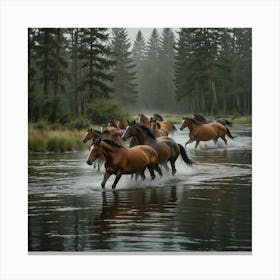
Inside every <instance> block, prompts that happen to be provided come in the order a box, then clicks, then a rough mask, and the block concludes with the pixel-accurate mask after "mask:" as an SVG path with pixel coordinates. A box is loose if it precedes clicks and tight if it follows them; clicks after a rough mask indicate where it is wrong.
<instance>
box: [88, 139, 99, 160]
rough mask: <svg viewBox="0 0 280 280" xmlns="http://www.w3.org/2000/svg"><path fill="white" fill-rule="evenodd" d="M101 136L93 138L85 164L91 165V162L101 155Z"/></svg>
mask: <svg viewBox="0 0 280 280" xmlns="http://www.w3.org/2000/svg"><path fill="white" fill-rule="evenodd" d="M100 142H101V138H99V139H95V140H94V141H93V142H92V144H91V147H90V150H89V155H88V158H87V164H88V165H92V163H93V162H94V161H95V160H96V159H97V158H100V157H101V156H102V155H103V148H102V146H101V145H100Z"/></svg>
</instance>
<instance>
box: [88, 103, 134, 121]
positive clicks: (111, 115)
mask: <svg viewBox="0 0 280 280" xmlns="http://www.w3.org/2000/svg"><path fill="white" fill-rule="evenodd" d="M87 116H88V118H89V119H90V120H92V122H93V123H97V124H102V123H107V122H109V121H111V120H117V119H121V118H123V119H125V118H128V117H129V114H128V113H127V112H126V111H125V110H124V109H123V108H122V106H121V105H120V103H119V102H118V101H117V100H115V99H113V98H110V99H106V98H99V99H96V100H94V101H93V102H91V103H90V104H89V105H88V108H87Z"/></svg>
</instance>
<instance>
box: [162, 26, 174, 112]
mask: <svg viewBox="0 0 280 280" xmlns="http://www.w3.org/2000/svg"><path fill="white" fill-rule="evenodd" d="M174 44H175V39H174V33H173V31H172V30H171V29H170V28H164V29H163V31H162V35H161V37H160V53H159V94H160V95H161V96H159V98H158V106H159V109H160V110H162V111H164V112H166V111H168V110H169V111H172V109H174V107H175V95H174V81H173V77H174V68H173V66H174Z"/></svg>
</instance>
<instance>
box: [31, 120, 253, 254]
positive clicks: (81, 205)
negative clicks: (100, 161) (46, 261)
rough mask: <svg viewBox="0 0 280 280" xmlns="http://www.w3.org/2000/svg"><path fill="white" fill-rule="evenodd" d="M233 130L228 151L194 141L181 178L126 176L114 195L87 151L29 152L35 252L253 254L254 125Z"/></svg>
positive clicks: (181, 137) (180, 135)
mask: <svg viewBox="0 0 280 280" xmlns="http://www.w3.org/2000/svg"><path fill="white" fill-rule="evenodd" d="M231 132H232V134H233V135H237V136H238V137H237V138H236V139H235V140H234V141H232V140H229V141H228V145H227V146H225V145H224V144H223V142H222V141H221V140H219V141H218V144H217V145H214V143H213V142H204V143H203V142H201V143H200V144H199V147H198V149H197V150H195V149H194V144H190V145H189V146H188V149H187V152H188V155H189V157H190V158H191V159H193V160H194V161H195V162H196V163H197V164H196V165H195V166H194V167H187V166H186V165H185V164H184V163H183V162H182V161H181V160H180V159H179V160H178V161H177V163H176V167H177V173H176V175H175V176H174V177H173V176H171V174H164V176H163V178H158V177H157V178H156V180H155V181H152V182H151V181H150V180H149V179H147V180H146V181H144V182H142V181H137V182H135V181H131V180H130V176H127V175H124V176H123V177H122V178H121V180H120V181H119V183H118V185H117V189H116V191H114V192H113V191H112V190H111V185H112V182H113V180H114V176H112V178H110V180H108V182H107V184H106V191H105V192H102V191H101V187H100V183H101V181H102V177H103V171H104V169H103V168H102V169H101V172H97V171H96V170H95V169H93V167H92V166H89V165H87V164H86V158H87V154H88V151H82V152H75V153H64V154H55V153H52V154H37V155H29V159H28V161H29V168H28V177H29V183H28V247H29V251H68V252H69V251H70V252H75V251H92V252H184V251H214V252H215V251H219V252H220V251H251V249H252V247H251V245H252V240H251V238H252V235H251V225H252V220H251V218H252V212H251V206H252V203H251V195H252V180H251V173H252V162H251V155H252V150H251V144H252V143H251V142H252V138H251V126H249V125H234V127H233V128H232V129H231ZM187 135H188V130H186V131H183V132H181V131H177V132H176V133H175V135H174V138H175V140H176V141H177V142H178V143H181V144H184V143H185V142H186V139H187V138H188V137H187ZM81 137H82V136H81ZM85 145H87V144H85ZM147 176H148V174H147Z"/></svg>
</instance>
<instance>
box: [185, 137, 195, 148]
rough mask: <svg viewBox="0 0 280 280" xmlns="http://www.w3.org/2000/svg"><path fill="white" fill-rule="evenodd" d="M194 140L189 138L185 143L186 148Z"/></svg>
mask: <svg viewBox="0 0 280 280" xmlns="http://www.w3.org/2000/svg"><path fill="white" fill-rule="evenodd" d="M193 141H194V140H192V139H189V140H188V141H187V142H186V143H185V148H186V147H187V145H188V144H190V143H192V142H193Z"/></svg>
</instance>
